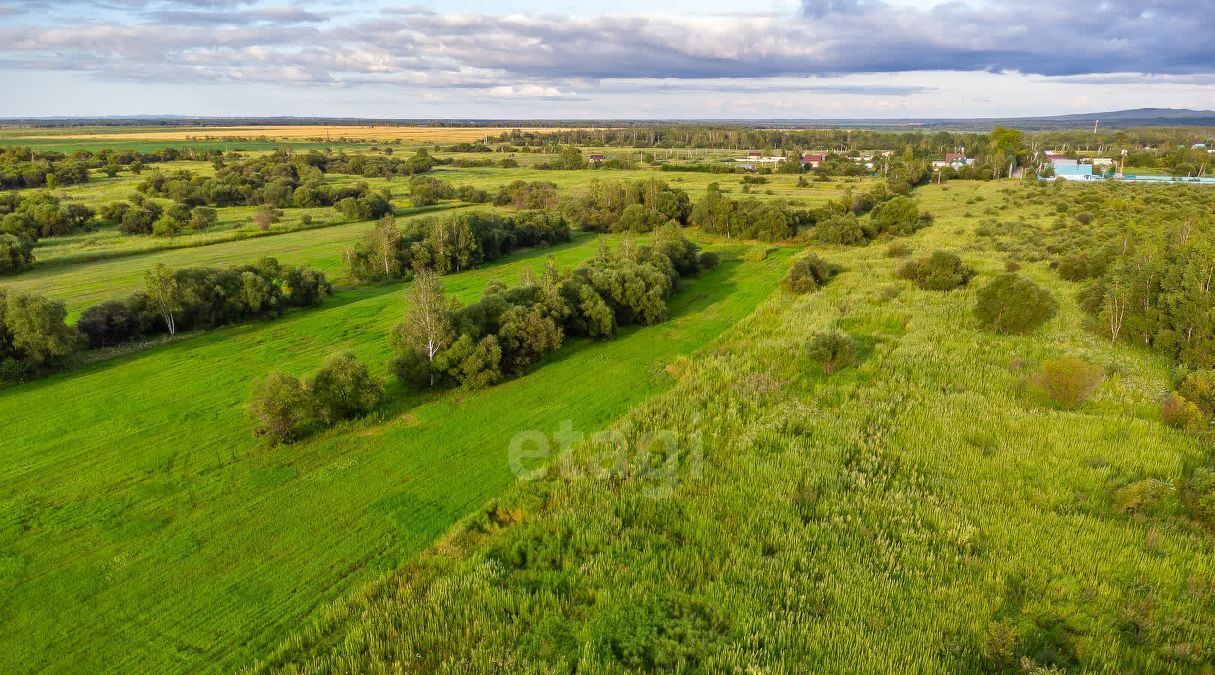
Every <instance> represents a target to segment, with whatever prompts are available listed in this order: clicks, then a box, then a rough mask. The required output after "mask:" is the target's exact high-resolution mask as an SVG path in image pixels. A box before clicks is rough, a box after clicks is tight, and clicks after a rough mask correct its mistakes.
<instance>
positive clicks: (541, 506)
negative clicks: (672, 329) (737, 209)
mask: <svg viewBox="0 0 1215 675" xmlns="http://www.w3.org/2000/svg"><path fill="white" fill-rule="evenodd" d="M1014 189H1015V187H1014V186H1013V185H1012V184H1008V183H1004V184H1001V183H991V184H965V183H960V184H959V183H955V184H949V185H946V186H928V187H923V188H920V189H919V190H917V199H918V200H919V201H920V203H921V205H922V206H923V207H924V208H927V209H929V210H931V211H932V212H933V213H934V215H935V216H936V222H935V224H934V225H933V226H931V227H929V228H927V229H925V230H922V231H920V232H919V233H918V234H916V235H915V236H913V237H911V238H910V239H908V240H907V243H908V244H909V245H910V246H911V247H912V248H913V249H914V250H915V252H917V253H919V252H921V251H928V250H931V249H938V248H940V249H948V250H956V251H962V252H963V255H964V259H965V260H966V262H967V263H969V264H971V265H973V266H974V267H975V268H976V269H977V271H978V275H979V276H978V278H976V279H975V280H974V281H972V282H971V284H970V285H969V286H968V287H965V288H963V289H961V290H956V291H952V292H949V293H942V292H939V291H927V290H920V289H917V288H914V287H912V286H910V285H909V284H907V283H906V282H903V281H900V280H898V279H896V278H895V276H894V273H893V272H894V268H895V267H896V265H897V264H898V262H899V261H898V260H897V259H893V258H890V257H888V256H887V255H886V254H885V247H883V246H877V245H875V246H869V247H866V248H851V249H834V248H828V249H823V250H820V251H818V252H819V254H820V255H822V256H823V257H824V258H826V259H828V260H829V261H831V262H834V263H837V264H839V265H842V266H843V268H844V270H845V271H844V272H843V273H842V274H841V275H839V276H838V277H837V278H836V279H834V280H833V281H832V282H831V283H830V284H829V285H827V286H826V287H825V288H824V289H823V290H821V291H819V292H818V293H814V294H808V295H803V296H794V295H791V294H787V293H783V292H781V293H777V294H774V295H773V296H771V297H769V298H768V299H767V300H766V301H765V302H764V303H763V304H761V305H760V306H759V307H758V309H757V310H756V311H755V312H754V313H753V314H752V315H751V316H749V317H747V318H745V319H743V320H741V321H739V322H737V323H735V324H734V325H733V326H732V327H731V328H730V329H729V330H728V331H727V332H726V333H724V334H723V335H722V336H721V337H720V338H719V339H718V340H717V341H716V342H715V343H714V344H713V346H712V347H711V348H710V349H708V350H706V351H704V352H703V353H702V354H700V355H698V356H697V358H694V359H686V360H681V361H679V362H678V364H677V365H676V367H675V368H674V369H672V371H673V376H674V378H675V379H676V380H677V383H676V384H675V385H674V386H673V387H672V388H671V389H669V390H668V391H666V392H664V393H662V394H660V395H658V396H655V397H653V398H652V399H650V400H649V401H647V402H646V403H644V404H642V405H640V406H638V407H636V408H635V409H633V410H632V411H630V412H629V414H627V415H625V416H624V417H623V418H622V419H621V420H619V421H618V422H616V423H615V424H613V425H612V427H611V430H612V431H613V432H614V434H613V435H612V436H610V437H609V438H608V439H606V440H605V441H601V442H595V441H592V442H588V443H585V444H583V445H581V446H579V447H578V448H577V449H576V450H575V451H574V452H573V453H572V455H571V456H570V457H568V458H566V459H564V460H563V461H559V460H553V461H554V467H553V470H552V471H550V472H549V474H548V475H547V476H545V477H544V478H543V479H541V480H537V481H534V482H530V483H524V484H521V485H519V486H516V488H515V489H513V490H511V492H510V493H509V494H508V495H505V496H503V497H501V498H499V499H497V500H495V501H494V502H493V503H492V504H491V505H489V506H488V507H487V508H485V509H483V510H482V512H481V513H478V514H475V515H473V516H470V517H469V518H467V519H466V520H465V521H464V522H463V523H462V524H461V525H460V526H458V527H456V528H453V529H452V530H451V531H449V532H448V533H447V535H446V536H444V537H443V539H442V540H441V541H440V542H439V543H437V544H436V545H434V546H432V547H431V548H430V549H429V550H428V552H427V553H425V554H424V555H422V556H420V557H419V558H418V559H417V560H415V561H412V562H411V563H409V564H407V565H406V566H405V567H404V568H403V569H401V570H399V571H397V572H394V573H392V574H388V575H385V576H384V577H382V578H381V579H379V580H377V581H376V582H373V583H371V584H369V585H367V586H365V587H364V588H363V589H361V590H360V591H358V592H355V593H352V594H351V595H350V596H348V597H347V598H345V599H343V600H342V601H340V602H338V603H334V604H332V605H330V606H328V607H326V608H324V609H322V610H320V611H319V612H318V618H317V620H316V621H315V622H314V623H313V624H312V625H311V626H310V627H308V628H306V629H304V630H301V631H299V632H297V633H296V635H294V636H293V637H291V638H289V639H287V640H284V641H283V643H282V644H281V645H280V646H279V648H278V649H277V650H276V651H275V652H274V653H272V654H271V655H269V656H267V657H266V658H264V659H261V660H259V661H258V663H256V664H255V665H254V667H253V670H254V671H261V670H268V671H274V672H291V673H295V672H309V673H316V672H377V671H386V670H393V671H403V672H468V671H487V670H508V671H514V672H551V671H566V670H574V669H576V670H579V671H582V670H588V671H603V672H618V671H625V670H659V671H698V670H705V671H711V672H712V671H765V672H819V671H836V672H838V671H841V670H842V671H847V672H908V671H915V672H1012V671H1022V670H1024V669H1030V670H1031V671H1033V672H1059V670H1050V669H1051V668H1055V669H1061V670H1075V671H1112V672H1204V668H1206V669H1209V667H1210V664H1211V662H1212V659H1213V658H1215V642H1213V641H1212V636H1213V635H1215V613H1213V612H1212V611H1211V609H1212V607H1213V606H1215V576H1213V575H1212V572H1211V570H1212V569H1215V565H1213V564H1215V549H1213V547H1212V539H1211V532H1210V531H1209V530H1208V529H1206V528H1205V527H1204V526H1202V525H1200V524H1198V523H1194V522H1192V521H1188V520H1185V519H1177V518H1173V517H1158V516H1154V515H1151V514H1149V513H1145V512H1138V511H1134V510H1132V511H1129V512H1128V511H1123V510H1120V509H1118V508H1116V507H1115V505H1114V503H1113V502H1112V497H1111V495H1113V494H1114V493H1115V492H1116V491H1117V490H1118V489H1119V488H1121V487H1123V486H1126V485H1128V484H1132V483H1135V482H1137V481H1141V480H1143V479H1145V478H1156V479H1159V480H1160V481H1162V482H1168V481H1175V480H1176V479H1177V478H1178V477H1179V476H1180V475H1181V474H1182V471H1183V467H1184V466H1186V465H1190V464H1192V463H1194V462H1201V461H1206V460H1209V454H1208V453H1209V451H1208V449H1207V448H1206V447H1205V445H1204V444H1202V443H1200V442H1199V440H1198V439H1196V438H1195V437H1193V436H1190V435H1186V434H1184V433H1182V432H1180V431H1178V430H1175V429H1170V428H1168V427H1166V426H1165V425H1163V424H1162V423H1161V421H1160V408H1159V401H1160V397H1161V396H1162V395H1163V393H1164V392H1167V391H1168V388H1169V387H1170V386H1171V381H1170V376H1171V369H1172V366H1171V364H1170V363H1169V362H1168V361H1167V360H1166V359H1163V358H1161V357H1159V356H1156V355H1154V354H1151V353H1149V352H1147V351H1145V350H1143V349H1141V348H1137V347H1135V346H1129V345H1126V344H1121V343H1111V342H1110V341H1109V340H1108V339H1105V338H1102V337H1101V336H1100V335H1099V334H1098V333H1096V332H1095V331H1093V330H1091V329H1090V327H1089V326H1088V321H1087V319H1086V318H1085V317H1084V316H1083V314H1082V313H1081V311H1080V310H1079V308H1078V307H1077V305H1076V302H1075V299H1074V298H1075V294H1076V291H1077V290H1078V289H1079V287H1080V286H1079V284H1076V283H1073V282H1068V281H1063V280H1061V279H1060V278H1059V277H1058V276H1057V275H1056V274H1055V273H1054V272H1053V271H1051V270H1050V269H1049V266H1048V264H1047V262H1046V261H1042V262H1039V263H1034V264H1031V265H1026V266H1025V267H1023V268H1022V273H1023V274H1026V275H1028V276H1029V277H1031V278H1032V279H1033V280H1035V281H1036V282H1038V283H1039V284H1041V285H1043V286H1044V287H1046V288H1048V289H1049V290H1050V292H1051V293H1052V295H1053V296H1054V297H1055V298H1056V299H1057V300H1058V302H1059V304H1060V308H1059V314H1058V316H1057V317H1056V318H1054V319H1053V320H1052V321H1051V322H1050V323H1048V324H1047V326H1046V327H1045V328H1043V329H1040V330H1039V332H1038V333H1036V334H1032V335H1028V336H1001V335H996V334H993V333H991V332H988V331H986V330H984V329H982V328H980V326H979V325H978V324H977V322H976V320H975V319H974V317H973V315H972V308H973V306H974V304H975V291H976V289H977V288H978V287H980V286H981V285H982V283H983V282H985V281H986V280H988V279H990V278H991V277H993V276H994V275H995V274H997V273H999V272H1001V271H1003V269H1004V267H1005V263H1006V254H1005V253H1003V252H1000V251H997V250H994V249H992V248H990V247H985V246H982V245H980V244H978V243H976V235H975V232H976V229H977V228H978V227H979V223H980V222H981V220H982V218H981V212H982V210H984V209H985V208H988V207H987V206H986V205H987V204H992V203H993V202H995V203H997V204H1000V203H1003V197H1004V196H1005V195H1006V194H1008V193H1007V192H1005V191H1010V190H1014ZM1030 210H1032V209H1030ZM1027 215H1029V214H1028V213H1027ZM832 326H835V327H839V328H843V329H845V330H847V331H848V332H849V333H851V334H852V335H853V336H854V337H855V338H856V340H857V341H858V343H859V344H860V345H861V347H860V351H859V352H858V363H857V364H856V365H855V366H854V367H852V368H848V369H845V370H844V371H841V372H839V373H837V374H835V375H832V376H830V377H828V376H824V375H823V374H822V373H821V372H820V371H819V370H818V368H817V367H816V366H814V365H812V364H811V363H809V362H808V359H807V357H806V356H805V352H804V349H805V347H804V345H805V344H806V340H807V337H808V336H809V335H811V334H813V333H814V332H815V331H821V330H824V329H826V328H828V327H832ZM1061 355H1070V356H1074V357H1080V358H1083V359H1085V360H1087V361H1089V362H1092V363H1097V364H1100V365H1101V366H1102V368H1103V370H1104V372H1105V379H1104V383H1103V384H1102V385H1101V386H1100V388H1099V389H1098V390H1097V391H1096V393H1095V395H1094V396H1093V398H1092V399H1091V400H1090V401H1088V402H1087V403H1085V404H1084V405H1083V406H1082V407H1080V408H1078V409H1076V410H1071V411H1069V410H1063V409H1060V408H1058V407H1057V406H1053V405H1052V404H1051V403H1050V402H1049V401H1048V400H1044V399H1043V398H1041V397H1040V396H1039V395H1037V394H1035V392H1034V391H1033V389H1032V387H1030V386H1029V385H1028V383H1027V379H1028V375H1029V373H1030V372H1031V371H1032V370H1033V369H1034V368H1035V367H1036V364H1038V363H1040V362H1042V361H1043V360H1046V359H1051V358H1057V357H1059V356H1061ZM656 430H661V431H663V432H664V433H665V436H664V438H666V439H675V442H674V443H671V442H663V443H661V444H659V446H658V448H657V449H655V448H654V447H653V443H652V435H653V433H654V432H655V431H656ZM1034 669H1039V670H1034Z"/></svg>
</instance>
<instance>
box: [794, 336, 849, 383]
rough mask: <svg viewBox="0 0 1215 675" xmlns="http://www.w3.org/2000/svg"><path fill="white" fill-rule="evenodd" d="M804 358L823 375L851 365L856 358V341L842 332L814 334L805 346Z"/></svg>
mask: <svg viewBox="0 0 1215 675" xmlns="http://www.w3.org/2000/svg"><path fill="white" fill-rule="evenodd" d="M806 356H807V357H808V358H809V359H810V360H811V361H812V362H814V363H816V364H818V366H819V368H822V370H823V374H824V375H831V374H834V373H835V371H837V370H839V369H840V368H846V367H848V366H850V365H852V361H853V359H855V358H856V341H855V340H853V339H852V336H851V335H848V334H847V333H845V332H844V331H842V330H835V329H833V330H827V331H822V332H820V333H816V334H815V335H814V337H812V338H810V342H809V343H808V344H807V345H806Z"/></svg>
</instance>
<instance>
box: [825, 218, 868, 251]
mask: <svg viewBox="0 0 1215 675" xmlns="http://www.w3.org/2000/svg"><path fill="white" fill-rule="evenodd" d="M814 234H815V237H816V238H817V239H818V241H820V242H822V243H824V244H843V245H845V246H853V245H856V244H863V243H865V231H864V230H862V229H861V223H860V221H858V220H857V218H856V216H855V215H853V214H851V213H846V214H843V215H838V216H831V217H830V218H828V219H826V220H824V221H822V222H820V223H819V224H818V225H817V226H816V227H815V228H814Z"/></svg>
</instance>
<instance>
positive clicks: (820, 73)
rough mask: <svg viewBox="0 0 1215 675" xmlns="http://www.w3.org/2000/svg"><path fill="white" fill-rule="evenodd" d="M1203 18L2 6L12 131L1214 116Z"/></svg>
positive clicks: (217, 3)
mask: <svg viewBox="0 0 1215 675" xmlns="http://www.w3.org/2000/svg"><path fill="white" fill-rule="evenodd" d="M1213 27H1215V2H1208V0H1186V1H1182V0H1085V1H1083V2H1075V1H1071V0H1017V1H1015V2H1004V1H1003V0H1000V1H997V0H952V1H950V2H938V1H935V0H919V1H915V2H913V1H910V0H749V1H740V0H733V1H729V2H727V1H725V0H669V1H662V0H648V1H646V0H597V1H595V2H590V1H586V0H558V1H554V2H539V1H527V0H497V1H492V2H489V1H485V0H481V1H474V0H445V1H442V0H420V1H419V0H414V1H412V2H411V1H409V0H406V1H405V2H391V1H386V0H373V1H372V2H353V1H351V0H321V1H315V2H314V1H310V0H294V1H287V2H284V1H282V0H270V1H265V0H197V1H194V2H186V1H184V0H0V91H3V92H5V94H4V96H0V117H42V116H99V115H197V116H278V115H290V116H351V117H368V118H372V117H378V118H479V119H574V118H577V119H629V118H637V119H658V118H678V119H740V118H747V119H757V118H772V119H796V118H802V119H810V118H857V117H860V118H904V117H912V118H930V117H1011V116H1034V115H1054V114H1070V113H1086V112H1097V111H1106V110H1122V109H1129V108H1146V107H1153V108H1192V109H1202V110H1211V109H1215V39H1213V38H1215V29H1213Z"/></svg>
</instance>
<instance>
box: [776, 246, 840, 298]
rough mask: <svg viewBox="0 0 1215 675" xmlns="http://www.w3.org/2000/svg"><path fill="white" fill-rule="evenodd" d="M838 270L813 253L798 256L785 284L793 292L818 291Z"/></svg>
mask: <svg viewBox="0 0 1215 675" xmlns="http://www.w3.org/2000/svg"><path fill="white" fill-rule="evenodd" d="M836 272H837V270H836V268H835V266H834V265H831V264H830V263H828V262H826V261H825V260H823V259H822V258H820V257H818V256H817V255H814V254H813V253H811V254H809V255H806V256H803V257H801V258H798V259H797V260H796V261H795V262H794V263H793V266H792V267H790V268H789V276H787V277H785V283H784V286H785V288H786V289H787V290H789V291H790V292H793V293H797V294H802V293H809V292H811V291H817V290H818V288H819V287H820V286H822V285H823V284H825V283H827V281H829V280H830V279H831V277H833V276H835V273H836Z"/></svg>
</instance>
